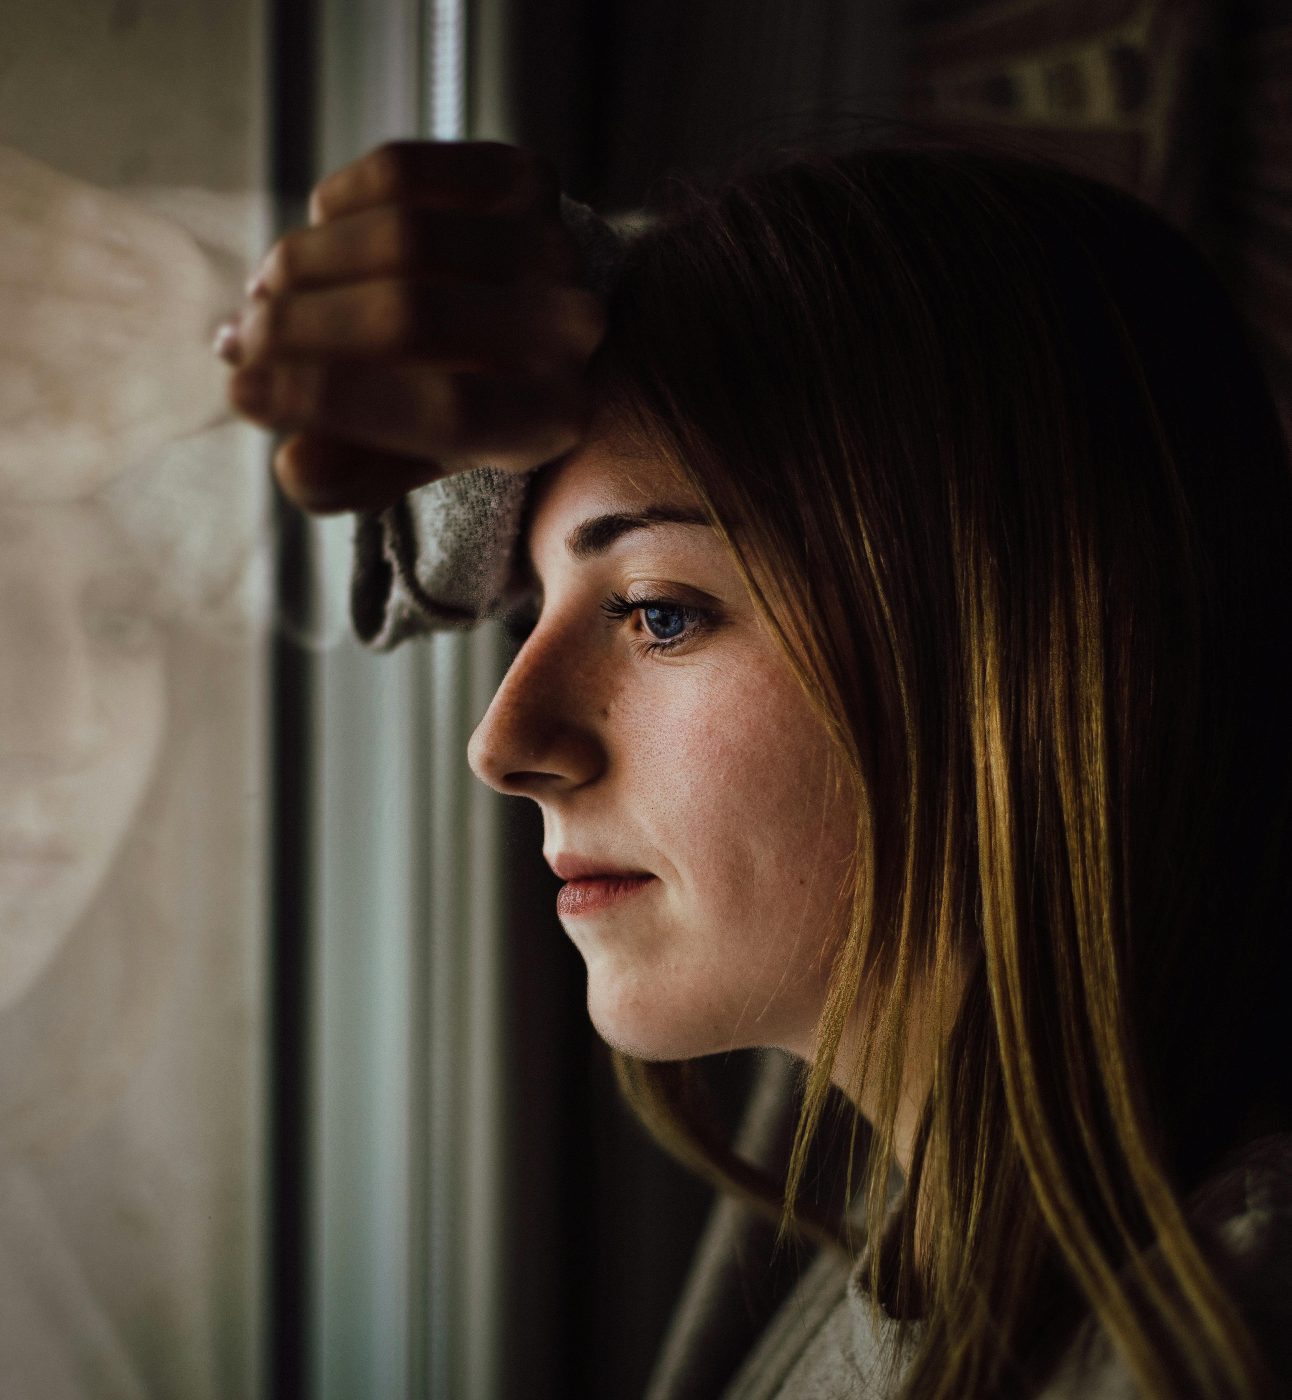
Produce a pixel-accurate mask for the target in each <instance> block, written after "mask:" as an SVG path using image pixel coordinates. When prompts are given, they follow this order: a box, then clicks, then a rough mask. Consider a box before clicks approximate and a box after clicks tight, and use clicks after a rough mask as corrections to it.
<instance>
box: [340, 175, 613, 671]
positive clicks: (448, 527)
mask: <svg viewBox="0 0 1292 1400" xmlns="http://www.w3.org/2000/svg"><path fill="white" fill-rule="evenodd" d="M561 217H562V219H563V220H564V222H565V226H566V228H568V229H569V230H570V232H571V234H572V235H573V236H574V238H575V241H576V242H577V243H578V245H579V248H580V250H581V252H582V254H583V259H584V271H585V275H586V280H587V283H588V285H589V286H590V287H591V288H592V289H593V290H594V291H596V292H599V293H600V294H602V295H605V294H606V293H608V292H609V290H610V288H611V286H612V285H613V283H614V279H615V276H616V275H617V273H618V269H619V265H620V262H621V260H622V253H623V240H622V238H621V237H620V235H618V234H617V233H616V232H615V230H614V229H612V228H611V226H610V225H609V224H608V223H606V222H605V221H604V220H603V219H601V218H600V217H599V216H598V215H597V214H595V213H594V212H593V211H592V210H591V209H589V208H588V207H587V205H585V204H579V203H577V202H576V201H575V200H572V199H569V198H568V197H566V196H562V198H561ZM533 476H534V472H532V471H530V472H506V471H501V470H495V469H493V468H489V467H483V468H480V469H478V470H474V471H468V472H460V473H457V474H456V475H454V476H449V477H445V478H443V479H442V480H440V481H434V482H431V483H430V484H428V485H426V486H422V487H419V488H418V489H417V490H415V491H410V492H409V493H408V495H406V496H403V497H401V498H400V499H399V500H398V501H396V502H395V504H394V505H392V506H388V507H386V508H385V509H384V510H380V511H363V512H360V513H359V514H358V515H357V516H356V518H355V528H354V535H353V539H352V549H351V570H350V620H351V625H352V627H353V629H354V634H355V636H356V637H357V638H358V640H359V641H360V642H362V643H363V644H364V645H365V646H366V647H369V648H370V649H372V650H373V651H390V650H391V649H392V648H394V647H395V646H397V645H398V644H399V643H400V642H402V641H404V640H405V639H406V638H408V637H416V636H419V635H422V634H424V633H427V632H434V631H441V630H445V629H451V628H457V629H461V628H467V627H473V626H475V625H476V624H477V623H479V622H481V621H483V620H485V619H486V618H489V617H493V616H495V615H497V614H498V613H499V612H500V611H501V610H502V609H503V608H504V607H505V606H506V604H507V601H508V598H507V586H508V581H509V579H510V577H511V565H512V556H513V553H514V550H515V547H516V541H517V538H518V536H519V533H520V523H521V520H522V517H523V513H524V506H525V498H526V494H527V492H528V490H529V487H530V484H531V482H532V479H533Z"/></svg>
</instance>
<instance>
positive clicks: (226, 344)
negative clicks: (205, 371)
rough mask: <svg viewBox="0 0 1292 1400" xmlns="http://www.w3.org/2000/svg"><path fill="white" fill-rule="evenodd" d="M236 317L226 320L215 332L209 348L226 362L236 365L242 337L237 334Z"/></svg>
mask: <svg viewBox="0 0 1292 1400" xmlns="http://www.w3.org/2000/svg"><path fill="white" fill-rule="evenodd" d="M238 322H239V318H238V317H236V316H235V317H233V318H231V319H230V320H228V321H226V322H225V323H224V324H223V325H222V326H221V327H220V328H219V330H217V331H216V333H215V339H214V340H213V341H212V342H211V349H212V350H214V351H215V353H216V354H217V355H218V356H219V357H220V358H221V359H222V360H223V361H224V362H225V363H226V364H230V365H236V364H237V363H238V362H239V361H240V360H241V359H242V338H241V336H240V335H239V334H238Z"/></svg>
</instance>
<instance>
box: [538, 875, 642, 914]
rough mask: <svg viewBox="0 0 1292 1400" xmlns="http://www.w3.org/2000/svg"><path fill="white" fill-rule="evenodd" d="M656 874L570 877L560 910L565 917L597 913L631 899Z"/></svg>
mask: <svg viewBox="0 0 1292 1400" xmlns="http://www.w3.org/2000/svg"><path fill="white" fill-rule="evenodd" d="M654 879H655V877H654V876H653V875H626V876H625V875H620V876H615V877H614V878H609V877H606V878H601V879H596V880H570V881H568V882H567V883H566V884H564V885H562V886H561V889H560V892H559V893H558V894H557V896H556V912H557V913H558V914H559V915H562V916H563V917H573V916H574V915H575V914H596V913H598V912H600V911H601V910H602V909H609V908H610V906H611V905H612V904H618V903H620V902H621V901H622V900H625V899H631V898H632V896H633V895H635V894H636V893H637V891H638V890H644V889H645V888H646V886H647V885H649V884H651V883H652V882H653V881H654Z"/></svg>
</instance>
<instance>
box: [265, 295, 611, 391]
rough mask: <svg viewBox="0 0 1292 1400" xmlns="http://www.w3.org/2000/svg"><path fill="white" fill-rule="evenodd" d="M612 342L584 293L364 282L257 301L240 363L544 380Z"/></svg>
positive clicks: (602, 314)
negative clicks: (394, 363)
mask: <svg viewBox="0 0 1292 1400" xmlns="http://www.w3.org/2000/svg"><path fill="white" fill-rule="evenodd" d="M604 333H605V312H604V310H603V308H602V305H601V303H600V301H599V300H598V299H597V298H596V297H595V296H593V294H592V293H591V292H588V291H584V290H583V289H581V288H578V287H541V286H539V287H493V286H470V285H468V286H452V285H443V286H441V285H437V284H430V283H408V282H401V281H394V280H386V281H373V282H356V283H350V284H346V285H343V286H340V287H330V288H328V289H327V290H324V291H313V292H303V293H300V294H299V295H291V296H281V297H272V298H261V299H258V300H256V301H254V302H253V303H252V304H251V306H250V308H249V309H248V310H247V312H246V313H245V314H244V316H243V318H242V323H241V326H240V328H239V332H238V338H239V344H240V355H241V358H240V361H239V363H240V365H241V366H243V367H248V368H249V367H254V366H257V365H261V364H264V363H266V362H267V361H269V360H274V361H290V360H296V359H310V358H313V357H318V356H324V355H330V356H336V357H344V358H346V359H357V360H362V359H365V358H387V359H398V358H404V359H410V358H411V359H416V360H420V361H424V362H426V363H428V364H433V365H435V367H436V368H438V369H440V370H446V371H447V370H455V371H472V370H475V371H522V370H529V371H531V372H536V373H541V372H543V371H545V370H554V369H559V368H561V367H563V366H566V365H570V364H573V363H576V362H578V363H582V362H584V361H586V360H587V358H588V356H590V355H591V354H592V352H593V351H594V350H595V349H596V347H597V345H598V344H599V343H600V341H601V338H602V336H603V335H604Z"/></svg>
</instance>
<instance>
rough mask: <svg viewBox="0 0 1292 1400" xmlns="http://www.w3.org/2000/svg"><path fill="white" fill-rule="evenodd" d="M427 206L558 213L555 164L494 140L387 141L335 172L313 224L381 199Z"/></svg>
mask: <svg viewBox="0 0 1292 1400" xmlns="http://www.w3.org/2000/svg"><path fill="white" fill-rule="evenodd" d="M408 203H418V204H426V205H429V206H431V207H433V208H435V209H461V210H474V211H475V212H476V213H498V212H504V211H506V212H513V213H524V212H527V211H534V212H546V213H555V212H556V210H557V209H558V207H559V203H560V188H559V182H558V180H557V176H556V172H555V170H554V169H553V167H552V166H551V165H549V164H548V163H547V162H546V161H544V160H543V159H542V158H541V157H540V156H538V155H536V154H535V153H534V152H532V151H527V150H522V149H520V148H519V147H516V146H507V145H504V144H502V143H501V142H497V141H388V142H386V144H385V145H383V146H378V147H377V148H376V149H375V150H372V151H369V152H368V153H367V154H366V155H363V156H360V157H359V159H358V160H355V161H352V162H351V163H350V164H349V165H344V166H342V167H341V169H339V170H336V171H333V173H332V174H331V175H329V176H327V178H326V179H324V180H321V181H320V182H319V183H318V184H317V185H316V186H315V187H314V191H313V193H312V194H311V195H310V208H309V215H310V223H311V224H320V223H328V222H330V221H332V220H334V219H337V218H339V217H340V216H341V215H342V214H352V213H354V212H356V211H357V210H360V209H367V208H371V207H372V206H374V205H379V204H408Z"/></svg>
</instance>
